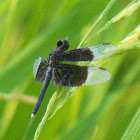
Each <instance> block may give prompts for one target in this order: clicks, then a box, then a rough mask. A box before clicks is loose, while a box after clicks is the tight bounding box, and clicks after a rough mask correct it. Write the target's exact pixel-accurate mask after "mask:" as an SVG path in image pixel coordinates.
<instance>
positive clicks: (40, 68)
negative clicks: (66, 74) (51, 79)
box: [33, 57, 48, 83]
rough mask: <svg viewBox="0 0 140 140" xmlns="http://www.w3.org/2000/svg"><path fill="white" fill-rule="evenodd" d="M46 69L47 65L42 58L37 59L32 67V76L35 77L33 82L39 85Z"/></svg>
mask: <svg viewBox="0 0 140 140" xmlns="http://www.w3.org/2000/svg"><path fill="white" fill-rule="evenodd" d="M47 68H48V63H47V61H46V60H44V59H42V57H38V58H37V59H36V60H35V62H34V66H33V74H34V77H35V82H36V83H39V82H42V81H43V80H44V79H45V75H46V71H47Z"/></svg>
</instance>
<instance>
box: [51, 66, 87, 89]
mask: <svg viewBox="0 0 140 140" xmlns="http://www.w3.org/2000/svg"><path fill="white" fill-rule="evenodd" d="M87 74H88V67H87V66H76V65H67V64H61V65H57V66H56V67H54V68H53V73H52V82H53V83H54V84H55V85H60V86H72V87H74V86H81V85H82V84H83V83H84V82H85V81H86V79H87Z"/></svg>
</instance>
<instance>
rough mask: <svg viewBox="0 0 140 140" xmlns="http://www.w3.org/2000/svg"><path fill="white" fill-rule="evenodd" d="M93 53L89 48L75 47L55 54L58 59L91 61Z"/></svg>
mask: <svg viewBox="0 0 140 140" xmlns="http://www.w3.org/2000/svg"><path fill="white" fill-rule="evenodd" d="M93 57H94V56H93V53H92V51H91V50H90V49H89V48H81V49H75V50H71V51H68V52H64V53H63V54H59V55H58V56H56V59H57V60H58V61H92V60H93Z"/></svg>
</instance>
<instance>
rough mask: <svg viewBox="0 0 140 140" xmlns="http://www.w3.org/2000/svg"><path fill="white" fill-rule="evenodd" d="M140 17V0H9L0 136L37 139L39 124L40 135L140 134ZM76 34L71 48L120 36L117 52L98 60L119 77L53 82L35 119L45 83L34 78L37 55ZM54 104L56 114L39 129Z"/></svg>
mask: <svg viewBox="0 0 140 140" xmlns="http://www.w3.org/2000/svg"><path fill="white" fill-rule="evenodd" d="M109 2H110V4H109ZM108 4H109V5H108ZM107 5H108V7H107ZM105 8H106V11H105V12H103V10H104V9H105ZM100 15H101V16H100ZM99 17H100V18H99ZM97 21H98V22H97ZM96 22H97V24H96V25H95V26H93V25H94V23H96ZM139 24H140V1H139V0H134V1H132V0H121V1H120V0H112V1H109V0H83V1H82V0H81V1H80V0H71V1H68V0H57V1H52V0H30V1H29V0H1V1H0V139H1V140H21V139H22V140H32V139H33V138H34V135H35V132H36V135H37V137H36V136H35V139H37V138H38V139H39V140H44V139H48V140H56V139H57V140H61V139H65V140H67V139H68V140H78V139H80V140H89V139H91V140H93V139H95V140H118V139H127V140H132V139H136V140H138V139H140V57H139V56H140V50H139V48H140V26H139ZM92 26H93V27H94V28H91V27H92ZM68 35H69V39H68V41H69V43H70V49H69V50H71V49H74V48H77V47H78V45H79V44H80V47H87V46H89V45H94V44H98V43H105V42H110V43H114V44H117V45H118V47H119V50H118V52H117V53H116V54H115V55H114V56H113V57H110V58H108V59H105V60H102V61H98V62H95V63H93V65H97V66H102V67H104V68H106V69H108V70H109V71H110V73H111V75H112V78H111V80H110V81H109V82H106V83H104V84H100V85H95V86H83V87H78V88H62V87H60V88H58V86H56V85H53V84H52V83H50V85H49V88H48V90H47V92H46V95H45V98H44V100H43V102H42V105H41V107H40V109H39V111H38V113H37V114H36V115H35V117H34V118H32V119H31V117H30V116H31V112H32V110H33V108H34V106H35V103H36V101H37V98H38V96H39V93H40V90H41V87H42V84H43V83H39V84H36V83H34V77H33V72H32V67H33V63H34V61H35V59H36V58H37V57H38V56H41V57H43V58H44V59H46V58H47V57H48V55H49V53H50V52H51V51H52V50H54V48H55V47H56V43H57V40H58V39H61V38H65V37H66V36H68ZM86 35H87V37H86V38H85V40H84V37H85V36H86ZM91 65H92V64H91ZM56 90H58V92H57V93H55V91H56ZM61 91H62V92H61ZM69 91H70V92H69ZM54 93H55V94H54ZM59 93H61V94H59ZM53 95H56V97H57V98H55V97H54V96H53ZM72 95H73V96H72ZM52 96H53V97H52ZM71 96H72V97H71ZM69 97H71V98H69ZM50 99H51V101H53V103H52V102H49V101H50ZM66 101H67V102H66ZM65 102H66V103H65ZM64 103H65V104H64ZM47 105H49V106H48V107H47ZM46 107H47V108H48V112H47V115H48V116H46V121H44V123H43V125H41V127H42V129H39V133H37V131H36V129H37V127H38V125H39V123H40V122H41V120H42V117H43V116H44V114H45V112H46ZM58 109H59V110H58ZM48 118H50V119H48ZM38 128H40V127H38Z"/></svg>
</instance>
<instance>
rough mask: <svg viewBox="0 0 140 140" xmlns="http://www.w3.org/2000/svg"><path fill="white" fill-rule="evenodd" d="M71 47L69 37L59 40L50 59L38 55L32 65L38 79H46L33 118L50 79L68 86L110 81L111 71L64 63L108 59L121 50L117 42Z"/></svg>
mask: <svg viewBox="0 0 140 140" xmlns="http://www.w3.org/2000/svg"><path fill="white" fill-rule="evenodd" d="M68 48H69V42H68V40H67V39H60V40H58V42H57V47H56V48H55V49H54V51H52V52H51V53H50V54H49V57H48V58H47V60H44V59H43V58H42V57H38V58H37V59H36V60H35V63H34V66H33V73H34V77H35V82H36V83H39V82H42V81H44V84H43V87H42V90H41V92H40V96H39V98H38V101H37V103H36V105H35V107H34V109H33V111H32V114H31V117H34V115H35V114H36V113H37V111H38V109H39V107H40V105H41V102H42V100H43V98H44V95H45V93H46V90H47V88H48V86H49V83H50V81H51V79H52V82H53V84H55V85H59V86H67V87H76V86H84V85H85V86H86V85H96V84H101V83H104V82H106V81H108V80H110V78H111V74H110V72H109V71H108V70H106V69H104V68H102V67H97V66H79V65H72V64H64V62H66V61H68V62H70V61H76V62H77V61H96V60H100V59H104V58H108V57H110V56H112V55H113V54H115V53H116V51H117V50H118V47H117V46H116V45H114V44H112V43H100V44H96V45H92V46H89V47H86V48H80V49H74V50H70V51H66V50H67V49H68ZM65 51H66V52H65Z"/></svg>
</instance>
